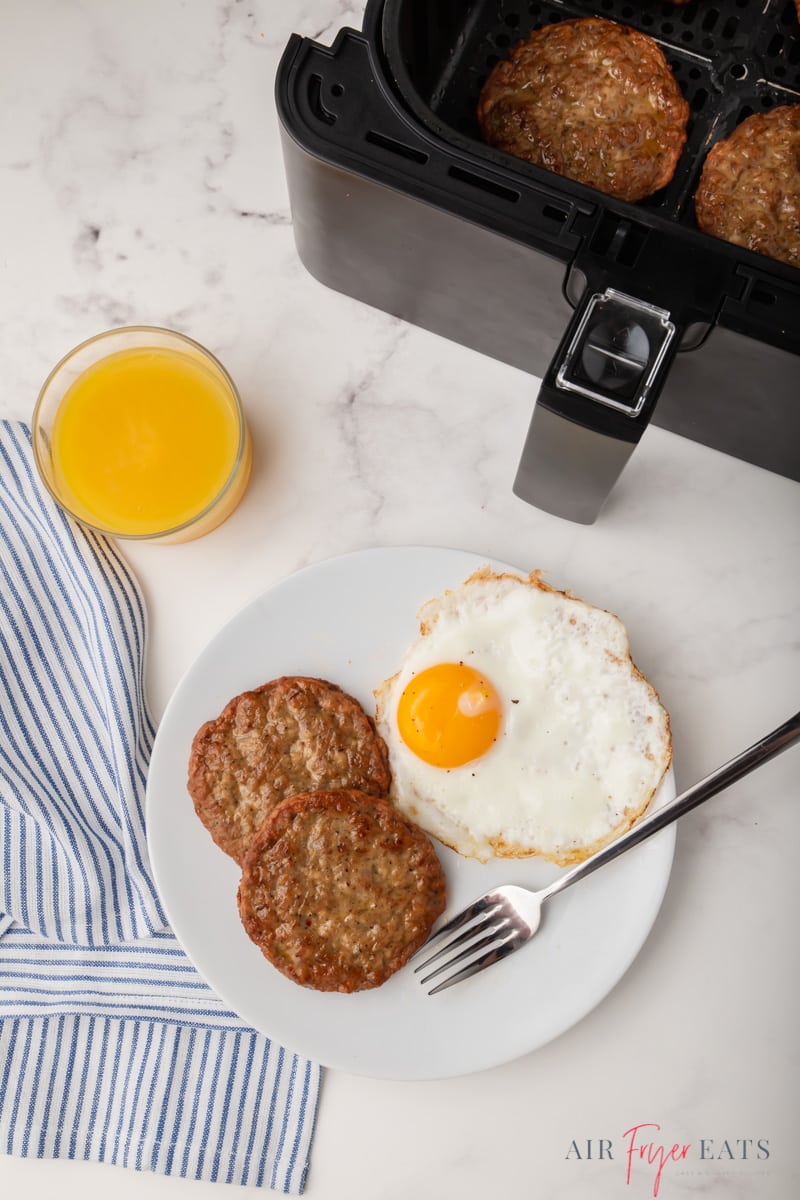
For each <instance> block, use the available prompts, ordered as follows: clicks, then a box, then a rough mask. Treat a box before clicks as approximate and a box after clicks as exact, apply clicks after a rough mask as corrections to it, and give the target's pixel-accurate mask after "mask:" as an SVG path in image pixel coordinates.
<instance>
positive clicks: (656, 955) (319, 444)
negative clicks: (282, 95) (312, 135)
mask: <svg viewBox="0 0 800 1200" xmlns="http://www.w3.org/2000/svg"><path fill="white" fill-rule="evenodd" d="M361 11H362V5H360V4H358V3H347V2H346V0H284V2H283V3H281V4H275V3H269V2H268V0H247V2H244V3H238V2H234V0H217V2H211V0H208V2H206V3H202V4H198V3H194V4H190V3H187V2H185V0H141V2H140V3H137V4H127V5H123V4H121V3H103V2H101V0H41V2H40V3H38V4H35V5H31V4H27V3H25V2H24V0H4V3H3V4H2V5H1V6H0V97H1V102H0V127H1V129H2V135H1V136H0V205H2V215H3V229H2V244H1V245H0V278H2V285H3V286H2V288H1V289H0V308H1V314H2V315H1V318H0V347H2V351H1V353H2V366H3V383H2V386H1V387H0V417H18V418H23V419H28V418H29V417H30V414H31V411H32V408H33V404H34V401H35V399H36V395H37V392H38V389H39V387H40V385H41V383H42V381H43V379H44V377H45V376H46V375H47V373H48V371H49V369H50V367H51V366H52V365H53V363H54V362H56V361H57V360H58V359H59V358H60V357H61V356H62V355H63V354H64V353H65V352H66V351H67V350H68V349H70V348H71V347H72V346H73V345H74V344H75V343H77V342H78V341H80V340H82V339H83V338H86V337H88V336H90V335H91V334H93V333H95V332H98V331H99V330H101V329H105V328H109V327H111V326H114V325H119V324H128V323H143V324H157V325H165V326H170V327H173V328H175V329H179V330H181V331H183V332H185V333H188V334H190V335H191V336H193V337H194V338H196V339H197V340H199V341H201V342H203V343H204V344H206V345H208V346H209V347H210V348H211V349H212V350H213V351H215V352H216V353H217V354H218V356H219V357H220V358H221V359H222V360H223V361H224V363H225V364H226V366H227V367H228V369H229V370H230V372H231V373H232V375H233V376H234V378H235V379H236V380H237V382H238V384H239V387H240V390H241V392H242V395H243V398H244V402H245V406H246V409H247V413H248V418H249V421H250V425H251V429H252V433H253V439H254V448H255V470H254V475H253V479H252V484H251V486H250V489H249V491H248V493H247V496H246V498H245V500H244V502H243V503H242V505H241V507H240V508H239V509H238V511H237V512H236V513H235V514H234V516H233V517H232V518H231V519H230V520H229V521H228V522H227V523H226V524H225V525H224V526H222V527H221V528H220V529H219V530H217V531H216V532H215V533H213V534H211V535H210V536H208V537H206V538H204V539H202V540H200V541H197V542H194V543H190V544H187V545H184V546H177V547H163V546H157V545H152V544H150V545H147V544H135V545H133V544H126V545H125V547H124V550H125V553H126V555H127V557H128V559H129V561H130V562H131V564H132V565H133V567H134V569H135V571H136V573H137V575H138V577H139V580H140V582H141V584H142V587H143V589H144V592H145V596H146V600H147V604H148V609H149V614H150V642H149V659H148V680H149V690H150V696H151V703H152V707H153V711H154V713H155V714H156V715H157V716H158V715H160V714H161V713H162V712H163V710H164V707H165V705H166V703H167V700H168V698H169V696H170V694H171V693H172V691H173V689H174V687H175V686H176V684H177V682H178V680H179V679H180V677H181V676H182V674H183V672H184V671H185V670H186V668H187V667H188V666H189V664H190V663H191V662H192V661H193V659H194V658H195V656H196V655H197V654H198V652H199V651H200V650H201V649H202V647H203V646H204V645H205V644H206V642H207V641H208V639H209V638H210V637H211V636H212V635H213V634H214V633H215V631H216V630H217V629H218V628H219V627H220V626H221V625H222V624H223V623H224V622H225V621H226V620H227V619H228V618H229V617H230V616H232V615H233V614H234V613H236V612H237V611H238V610H239V609H241V608H242V607H243V606H244V605H245V604H246V603H247V602H248V601H249V600H251V599H252V598H254V597H255V596H257V595H258V594H259V593H260V592H262V591H263V590H265V589H266V588H269V587H270V585H271V584H273V583H274V582H276V581H278V580H280V579H282V578H283V577H285V576H286V575H288V574H289V573H291V572H293V571H295V570H297V569H298V568H299V567H302V566H303V565H305V564H308V563H312V562H316V561H319V560H321V559H323V558H327V557H329V556H331V555H335V554H339V553H342V552H346V551H350V550H354V549H359V548H362V547H368V546H378V545H388V546H391V545H402V544H424V545H441V546H449V547H458V548H462V549H466V550H470V551H474V552H475V553H477V554H479V555H485V556H487V557H492V558H497V559H501V560H504V561H507V562H511V563H514V564H518V565H519V566H520V567H522V568H525V569H533V568H540V569H541V570H542V571H543V572H544V575H545V578H546V579H547V580H548V581H549V582H550V583H552V584H554V585H556V586H560V587H566V588H569V589H571V590H573V591H574V592H576V593H577V594H579V595H581V596H584V597H585V598H587V599H589V600H591V601H592V602H594V603H596V604H598V605H601V606H603V607H606V608H609V609H611V610H613V611H615V612H617V613H619V614H620V616H622V617H623V619H624V620H625V622H626V624H627V626H628V629H629V633H630V638H631V643H632V646H633V648H634V655H635V657H636V658H637V661H638V663H639V665H640V667H641V668H642V670H643V671H644V672H645V673H646V674H647V675H648V676H649V677H650V678H651V679H652V680H653V682H654V683H655V684H656V686H657V687H658V689H659V691H660V693H661V695H662V697H663V699H664V702H665V704H666V705H667V707H668V709H669V711H670V713H671V718H672V726H673V732H674V745H675V771H676V777H677V782H678V786H679V787H685V786H688V785H689V784H690V783H692V782H694V781H695V780H696V779H699V778H700V777H701V776H702V775H704V774H705V773H707V772H708V771H710V770H711V769H713V768H714V767H716V766H718V765H719V764H720V763H722V762H723V761H725V760H726V759H728V758H730V757H732V756H733V755H734V754H735V753H737V752H738V751H739V750H741V749H743V748H744V747H745V746H746V745H749V744H750V743H751V742H753V741H755V740H756V739H757V738H758V737H760V736H761V735H762V734H764V733H766V732H767V731H768V730H770V729H771V728H772V727H773V726H775V725H777V724H779V723H780V722H781V721H783V720H784V719H785V718H786V717H788V716H789V715H790V714H792V713H793V712H794V711H795V710H796V709H797V707H798V678H800V648H799V647H798V633H797V630H798V594H799V589H798V584H800V545H799V543H800V535H799V531H800V522H799V521H798V516H800V489H799V488H798V485H797V484H796V483H794V482H791V481H789V480H786V479H783V478H779V477H778V476H775V475H772V474H769V473H767V472H765V471H763V470H760V469H758V468H756V467H752V466H749V465H746V464H744V463H742V462H739V461H737V460H735V459H733V458H729V457H726V456H724V455H721V454H719V453H716V452H715V451H712V450H709V449H706V448H704V447H701V446H699V445H696V444H694V443H692V442H690V441H686V440H683V439H681V438H678V437H676V436H674V435H672V434H669V433H666V432H664V431H662V430H660V429H656V428H651V429H649V430H648V431H647V432H646V434H645V436H644V438H643V441H642V443H641V445H640V446H639V448H638V449H637V451H636V453H635V454H634V455H633V458H632V459H631V462H630V464H629V466H628V467H627V468H626V470H625V472H624V475H623V477H622V479H621V481H620V483H619V485H618V486H617V488H616V490H615V492H614V495H613V498H612V500H611V501H610V502H609V504H608V505H607V507H606V509H605V510H604V512H603V514H602V516H601V518H600V519H599V520H598V522H597V523H596V524H595V525H593V526H579V525H573V524H570V523H568V522H566V521H562V520H560V519H558V518H556V517H553V516H550V515H547V514H545V513H543V512H540V511H538V510H536V509H534V508H532V507H530V506H528V505H526V504H525V503H523V502H522V501H521V500H519V499H517V498H516V497H515V496H514V495H513V494H512V491H511V484H512V480H513V476H514V473H515V471H516V465H517V461H518V458H519V454H520V451H521V447H522V442H523V439H524V436H525V433H526V430H527V427H528V422H529V418H530V412H531V406H532V404H533V400H534V397H535V393H536V387H537V381H536V380H535V379H532V378H531V377H529V376H527V375H525V374H523V373H521V372H520V371H518V370H515V369H512V368H510V367H507V366H504V365H502V364H500V363H498V362H496V361H493V360H490V359H488V358H485V357H481V356H480V355H478V354H476V353H474V352H472V351H470V350H467V349H465V348H463V347H460V346H457V345H455V344H452V343H450V342H447V341H445V340H444V339H442V338H439V337H437V336H434V335H432V334H429V333H426V332H423V331H421V330H420V329H417V328H414V327H412V326H410V325H407V324H404V323H403V322H401V321H399V320H396V319H394V318H392V317H390V316H387V315H385V314H383V313H381V312H378V311H375V310H373V309H371V308H368V307H366V306H365V305H363V304H361V303H359V302H358V301H355V300H351V299H348V298H346V297H343V296H341V295H338V294H335V293H333V292H332V291H329V290H327V289H326V288H324V287H323V286H322V285H320V284H319V283H317V282H316V281H315V280H314V279H312V278H311V277H310V275H309V274H308V273H307V272H306V271H305V270H304V268H303V267H302V265H301V264H300V262H299V260H298V257H297V253H296V250H295V245H294V240H293V232H292V220H291V215H290V210H289V201H288V195H287V189H286V182H285V176H284V172H283V164H282V159H281V152H280V144H279V135H278V124H277V117H276V112H275V105H274V100H273V81H274V75H275V69H276V65H277V62H278V59H279V56H280V54H281V52H282V50H283V48H284V46H285V44H286V41H287V39H288V37H289V35H290V34H291V33H292V32H297V33H300V34H303V35H306V36H310V37H313V38H314V39H316V40H318V41H320V42H322V43H324V44H330V42H331V41H332V40H333V37H334V35H335V33H336V32H337V30H338V29H339V28H340V27H342V26H343V25H350V26H354V27H356V28H358V27H359V26H360V23H361ZM764 386H765V388H766V387H768V381H765V383H764ZM187 598H191V603H187ZM797 776H798V758H797V752H796V751H789V752H788V753H787V754H785V755H784V756H782V757H781V758H779V759H777V760H775V761H773V762H771V763H769V764H767V765H766V766H764V767H763V768H762V769H761V770H760V771H759V772H757V773H756V774H754V775H751V776H749V777H748V778H746V779H744V780H742V781H741V782H740V783H738V784H737V785H735V786H734V787H732V788H731V789H730V790H729V791H728V792H727V793H725V794H724V795H723V796H721V797H718V798H717V799H716V800H713V801H712V802H711V803H709V804H708V805H707V806H706V807H704V808H701V809H699V810H697V811H696V812H694V813H692V814H690V815H689V816H688V817H686V818H685V819H684V820H683V821H682V823H681V824H680V826H679V829H678V834H677V847H676V855H675V862H674V867H673V870H672V875H671V879H670V884H669V887H668V891H667V895H666V898H665V901H664V904H663V906H662V909H661V912H660V914H659V916H658V918H657V920H656V923H655V926H654V928H653V931H652V934H651V936H650V937H649V939H648V941H647V942H646V944H645V946H644V948H643V950H642V952H641V953H640V954H639V955H638V957H637V958H636V961H635V962H634V963H633V965H632V966H631V968H630V969H629V971H628V972H627V974H625V976H624V977H623V978H622V980H621V982H620V983H619V984H618V986H617V987H616V988H615V989H614V991H613V992H612V993H611V994H610V995H609V996H608V997H607V998H606V999H605V1000H604V1001H603V1002H602V1003H601V1004H600V1005H599V1006H598V1007H597V1008H596V1009H595V1010H594V1011H593V1012H592V1013H591V1014H590V1015H589V1016H587V1017H586V1018H585V1019H584V1020H583V1021H581V1022H580V1023H579V1024H578V1025H577V1026H576V1027H574V1028H573V1029H571V1030H570V1031H569V1032H567V1033H565V1034H563V1035H562V1036H561V1037H559V1038H558V1039H557V1040H555V1041H554V1042H551V1043H550V1044H549V1045H547V1046H545V1047H544V1048H542V1049H540V1050H538V1051H537V1052H535V1053H533V1054H530V1055H528V1056H527V1057H525V1058H523V1059H521V1060H519V1061H516V1062H513V1063H511V1064H509V1065H505V1066H502V1067H497V1068H494V1069H492V1070H488V1071H485V1072H483V1073H481V1074H479V1075H474V1076H468V1077H464V1078H459V1079H453V1080H446V1081H440V1082H433V1083H394V1082H389V1081H376V1080H370V1079H363V1078H358V1077H354V1076H349V1075H346V1074H343V1073H339V1072H336V1071H330V1072H328V1073H327V1074H326V1078H325V1081H324V1086H323V1092H322V1097H321V1104H320V1110H319V1117H318V1125H317V1132H316V1139H315V1144H314V1148H313V1153H312V1160H311V1171H310V1175H309V1181H308V1186H307V1191H306V1194H307V1196H308V1197H309V1200H374V1197H376V1196H380V1197H381V1200H395V1198H397V1200H399V1198H400V1197H407V1196H409V1195H411V1194H413V1195H416V1196H421V1197H423V1198H430V1200H434V1198H435V1200H444V1198H447V1197H459V1198H460V1200H473V1198H474V1200H478V1198H479V1197H480V1198H483V1197H484V1196H486V1195H487V1194H490V1193H492V1194H495V1195H505V1196H513V1197H519V1198H520V1200H523V1198H527V1197H533V1196H534V1195H536V1196H547V1197H550V1198H553V1200H555V1198H559V1200H570V1198H573V1197H574V1198H580V1200H583V1197H585V1196H587V1195H592V1196H593V1197H595V1198H596V1200H606V1198H608V1200H611V1198H612V1197H613V1198H614V1200H617V1198H619V1197H625V1196H628V1195H630V1196H631V1197H632V1198H633V1197H642V1198H644V1197H648V1196H652V1195H654V1188H655V1186H656V1174H657V1166H658V1161H657V1159H656V1158H654V1157H653V1155H651V1156H650V1157H651V1159H652V1161H648V1157H647V1155H645V1157H643V1158H640V1157H639V1156H638V1155H637V1156H635V1161H634V1162H633V1164H632V1168H631V1173H630V1176H628V1159H627V1155H626V1146H627V1140H626V1136H625V1135H626V1131H628V1130H630V1129H631V1128H633V1127H635V1126H638V1125H641V1126H644V1127H646V1129H645V1130H643V1132H642V1134H641V1138H640V1140H641V1141H645V1140H652V1142H653V1144H654V1145H655V1146H657V1145H664V1146H665V1147H666V1148H667V1150H669V1148H670V1147H671V1146H672V1145H674V1144H679V1145H688V1146H689V1147H690V1150H689V1152H688V1153H687V1155H686V1157H685V1158H684V1159H682V1160H681V1161H678V1162H675V1161H669V1162H667V1163H666V1165H665V1166H664V1169H663V1172H662V1174H661V1177H660V1189H659V1193H658V1194H659V1195H660V1196H661V1197H662V1198H664V1200H679V1198H680V1200H688V1198H689V1197H696V1196H704V1197H706V1196H708V1197H712V1198H722V1197H724V1198H725V1200H731V1198H734V1197H751V1196H756V1195H757V1196H758V1197H760V1198H761V1200H785V1197H787V1196H789V1195H791V1194H794V1191H795V1190H796V1188H797V1185H798V1182H800V1159H798V1152H797V1138H796V1117H797V1090H796V1079H797V1074H798V1066H799V1065H800V1064H798V1049H800V1038H799V1037H798V1023H797V997H798V952H797V945H798V942H797V936H796V928H795V921H794V916H795V914H796V912H797V911H798V904H799V902H800V884H798V879H800V876H799V875H798V873H797V870H796V857H795V847H796V846H797V845H798V843H799V841H800V806H799V805H798V802H797ZM545 986H546V984H545ZM531 1003H532V1004H533V1003H535V997H534V996H532V997H531ZM387 1036H390V1032H389V1031H387ZM646 1134H647V1135H648V1137H647V1138H646V1137H645V1135H646ZM649 1135H652V1137H649ZM0 1150H2V1147H0ZM654 1153H655V1152H654ZM142 1184H143V1179H142V1177H141V1176H137V1175H136V1174H135V1173H134V1172H132V1171H131V1172H127V1171H125V1170H123V1169H120V1168H115V1167H109V1166H102V1165H97V1164H91V1163H73V1162H67V1163H65V1162H57V1163H53V1162H47V1161H44V1162H39V1161H32V1160H19V1159H15V1158H9V1157H7V1156H6V1157H0V1190H2V1192H3V1194H4V1195H7V1196H18V1195H23V1194H24V1195H26V1196H27V1197H29V1200H44V1198H45V1197H48V1198H49V1197H50V1196H52V1195H53V1194H57V1195H59V1196H60V1197H61V1200H71V1198H73V1197H74V1198H76V1200H77V1197H79V1196H80V1197H81V1200H93V1198H94V1197H98V1198H99V1197H100V1196H101V1195H102V1196H105V1195H106V1194H107V1192H108V1190H109V1189H113V1190H114V1193H115V1195H116V1196H118V1197H119V1200H123V1198H124V1197H133V1196H138V1195H140V1194H141V1192H140V1189H141V1187H142ZM146 1186H147V1188H148V1196H149V1197H150V1198H151V1200H178V1198H179V1197H186V1200H211V1198H212V1197H221V1196H223V1195H228V1194H231V1195H233V1194H241V1189H239V1191H238V1193H236V1192H233V1191H232V1189H231V1187H229V1186H227V1185H224V1184H205V1183H192V1182H187V1181H183V1180H175V1179H164V1178H161V1177H158V1176H148V1177H147V1180H146Z"/></svg>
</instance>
